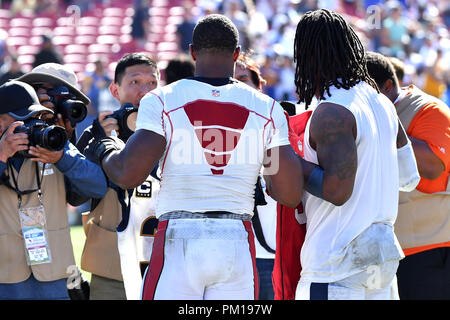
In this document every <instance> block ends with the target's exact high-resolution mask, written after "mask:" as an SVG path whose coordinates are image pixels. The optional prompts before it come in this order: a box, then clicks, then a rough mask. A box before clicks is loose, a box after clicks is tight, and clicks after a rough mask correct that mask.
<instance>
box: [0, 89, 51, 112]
mask: <svg viewBox="0 0 450 320" xmlns="http://www.w3.org/2000/svg"><path fill="white" fill-rule="evenodd" d="M43 111H45V112H50V113H53V111H52V110H51V109H48V108H46V107H44V106H43V105H41V104H40V102H39V99H38V96H37V94H36V92H35V91H34V89H33V87H32V86H30V85H29V84H27V83H24V82H21V81H8V82H6V83H5V84H3V85H2V86H0V114H4V113H7V114H9V115H10V116H11V117H13V118H14V119H16V120H25V119H28V118H30V117H32V116H33V115H35V114H37V113H39V112H43Z"/></svg>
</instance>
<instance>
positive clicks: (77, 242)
mask: <svg viewBox="0 0 450 320" xmlns="http://www.w3.org/2000/svg"><path fill="white" fill-rule="evenodd" d="M70 236H71V238H72V246H73V253H74V255H75V262H76V264H77V266H78V268H79V269H80V270H81V273H82V275H83V278H84V279H85V280H88V281H91V273H90V272H86V271H84V270H82V269H81V253H82V252H83V247H84V242H85V240H86V236H85V234H84V231H83V226H72V227H70Z"/></svg>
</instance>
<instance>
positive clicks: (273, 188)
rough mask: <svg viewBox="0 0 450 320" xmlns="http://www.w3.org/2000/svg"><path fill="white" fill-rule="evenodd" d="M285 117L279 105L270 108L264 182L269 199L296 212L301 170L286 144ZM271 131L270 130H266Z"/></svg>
mask: <svg viewBox="0 0 450 320" xmlns="http://www.w3.org/2000/svg"><path fill="white" fill-rule="evenodd" d="M288 118H289V117H288V115H287V113H285V112H284V111H283V108H282V107H281V105H280V104H279V103H274V105H273V107H272V114H271V120H272V124H271V125H269V126H272V127H271V128H273V130H272V129H269V131H268V139H269V141H270V142H269V144H268V145H267V150H266V154H265V158H264V163H263V166H264V171H263V175H264V180H265V182H266V188H267V191H268V193H269V194H270V196H271V197H272V198H273V199H274V200H276V201H278V202H280V203H281V204H283V205H286V206H288V207H291V208H295V207H296V206H297V205H298V204H299V203H300V201H301V200H302V196H303V181H304V180H303V169H302V165H301V163H300V161H298V159H297V155H296V153H295V152H294V150H293V149H292V146H291V144H290V143H289V124H288ZM269 128H270V127H269Z"/></svg>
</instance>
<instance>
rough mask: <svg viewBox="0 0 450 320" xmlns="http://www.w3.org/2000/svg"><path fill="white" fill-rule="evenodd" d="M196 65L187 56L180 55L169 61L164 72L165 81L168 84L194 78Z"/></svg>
mask: <svg viewBox="0 0 450 320" xmlns="http://www.w3.org/2000/svg"><path fill="white" fill-rule="evenodd" d="M194 72H195V63H194V61H193V60H192V58H191V57H190V56H188V55H187V54H180V55H178V56H177V57H175V58H173V59H171V60H169V62H168V63H167V67H166V69H165V70H164V80H165V82H166V84H170V83H172V82H175V81H178V80H180V79H184V78H187V77H192V76H194Z"/></svg>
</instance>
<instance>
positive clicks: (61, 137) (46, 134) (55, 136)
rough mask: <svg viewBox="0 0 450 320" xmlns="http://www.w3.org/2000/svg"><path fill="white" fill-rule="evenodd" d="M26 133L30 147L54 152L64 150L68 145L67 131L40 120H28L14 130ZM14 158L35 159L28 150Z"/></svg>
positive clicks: (18, 153)
mask: <svg viewBox="0 0 450 320" xmlns="http://www.w3.org/2000/svg"><path fill="white" fill-rule="evenodd" d="M21 132H25V133H26V134H27V135H28V141H29V145H30V146H41V147H43V148H45V149H48V150H52V151H60V150H62V149H64V146H65V145H66V143H67V140H68V138H67V133H66V130H65V129H64V128H63V127H61V126H55V125H52V126H50V125H48V124H47V123H46V122H45V121H43V120H40V119H28V120H25V122H24V124H23V125H21V126H18V127H17V128H15V129H14V133H21ZM14 157H18V158H33V156H32V155H30V154H29V153H28V151H27V150H21V151H18V152H16V154H15V155H14Z"/></svg>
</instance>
